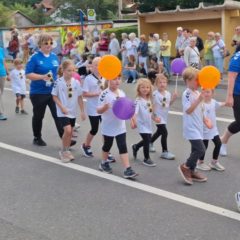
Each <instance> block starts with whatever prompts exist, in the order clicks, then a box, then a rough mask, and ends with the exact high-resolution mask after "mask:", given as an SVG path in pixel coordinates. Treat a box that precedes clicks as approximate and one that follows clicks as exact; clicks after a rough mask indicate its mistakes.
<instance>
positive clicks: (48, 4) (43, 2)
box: [35, 0, 55, 9]
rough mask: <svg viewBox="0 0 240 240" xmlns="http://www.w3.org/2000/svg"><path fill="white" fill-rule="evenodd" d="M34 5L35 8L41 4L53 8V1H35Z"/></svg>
mask: <svg viewBox="0 0 240 240" xmlns="http://www.w3.org/2000/svg"><path fill="white" fill-rule="evenodd" d="M35 6H36V7H37V8H39V7H41V6H43V7H44V8H46V9H54V8H55V6H54V1H53V0H42V1H41V2H40V3H36V4H35Z"/></svg>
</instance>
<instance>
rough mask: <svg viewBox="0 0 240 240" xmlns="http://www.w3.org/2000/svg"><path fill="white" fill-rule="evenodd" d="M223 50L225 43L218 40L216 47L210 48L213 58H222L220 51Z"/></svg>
mask: <svg viewBox="0 0 240 240" xmlns="http://www.w3.org/2000/svg"><path fill="white" fill-rule="evenodd" d="M224 48H225V43H224V42H223V40H222V39H220V40H219V41H218V42H217V43H216V45H215V46H214V47H213V48H212V51H213V57H214V58H222V54H221V51H223V49H224Z"/></svg>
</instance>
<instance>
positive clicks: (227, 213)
mask: <svg viewBox="0 0 240 240" xmlns="http://www.w3.org/2000/svg"><path fill="white" fill-rule="evenodd" d="M0 148H3V149H6V150H9V151H12V152H15V153H20V154H23V155H26V156H29V157H33V158H36V159H40V160H43V161H46V162H50V163H54V164H57V165H60V166H63V167H66V168H70V169H74V170H77V171H79V172H83V173H87V174H90V175H93V176H96V177H100V178H103V179H107V180H109V181H112V182H115V183H119V184H122V185H125V186H128V187H131V188H134V189H138V190H140V191H143V192H146V193H150V194H154V195H157V196H160V197H163V198H166V199H170V200H173V201H176V202H179V203H182V204H185V205H188V206H192V207H195V208H198V209H201V210H204V211H207V212H210V213H214V214H217V215H220V216H223V217H226V218H230V219H233V220H237V221H239V222H240V214H239V213H237V212H234V211H231V210H228V209H225V208H221V207H218V206H214V205H211V204H208V203H205V202H201V201H198V200H195V199H192V198H188V197H184V196H182V195H179V194H176V193H172V192H168V191H165V190H162V189H159V188H156V187H152V186H149V185H146V184H142V183H138V182H134V181H130V180H126V179H124V178H121V177H118V176H115V175H111V174H107V173H102V172H100V171H97V170H94V169H91V168H88V167H84V166H81V165H78V164H74V163H68V164H64V163H61V162H60V160H59V159H57V158H53V157H50V156H47V155H43V154H40V153H36V152H32V151H29V150H26V149H23V148H19V147H15V146H12V145H9V144H5V143H3V142H0Z"/></svg>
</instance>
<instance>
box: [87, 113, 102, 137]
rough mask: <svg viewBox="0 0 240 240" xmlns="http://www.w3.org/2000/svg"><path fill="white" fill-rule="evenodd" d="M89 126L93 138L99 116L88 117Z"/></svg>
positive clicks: (98, 122) (99, 120)
mask: <svg viewBox="0 0 240 240" xmlns="http://www.w3.org/2000/svg"><path fill="white" fill-rule="evenodd" d="M88 117H89V120H90V124H91V130H90V134H91V135H93V136H95V135H96V134H97V132H98V128H99V124H100V122H101V116H88Z"/></svg>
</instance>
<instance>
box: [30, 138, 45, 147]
mask: <svg viewBox="0 0 240 240" xmlns="http://www.w3.org/2000/svg"><path fill="white" fill-rule="evenodd" d="M33 144H34V145H36V146H40V147H45V146H47V144H46V143H45V142H44V141H43V140H42V138H41V137H40V138H34V139H33Z"/></svg>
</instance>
